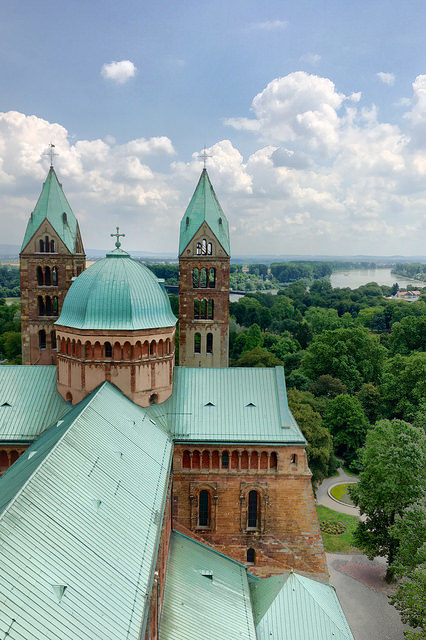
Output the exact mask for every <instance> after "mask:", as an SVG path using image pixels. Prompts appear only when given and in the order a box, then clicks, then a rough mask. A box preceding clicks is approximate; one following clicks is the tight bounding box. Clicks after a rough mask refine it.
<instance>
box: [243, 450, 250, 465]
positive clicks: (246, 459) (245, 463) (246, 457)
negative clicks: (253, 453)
mask: <svg viewBox="0 0 426 640" xmlns="http://www.w3.org/2000/svg"><path fill="white" fill-rule="evenodd" d="M248 462H249V460H248V453H247V451H243V452H242V454H241V469H248Z"/></svg>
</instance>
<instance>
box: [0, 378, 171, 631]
mask: <svg viewBox="0 0 426 640" xmlns="http://www.w3.org/2000/svg"><path fill="white" fill-rule="evenodd" d="M171 455H172V443H171V441H170V438H169V436H168V434H166V433H165V432H164V431H163V430H162V429H161V428H160V427H159V426H158V425H157V424H155V423H154V422H153V421H152V420H151V419H150V418H149V417H148V416H147V414H146V411H145V410H144V409H142V408H141V407H138V406H136V405H135V404H133V403H132V402H131V401H130V400H128V399H127V398H126V397H125V396H124V395H123V394H122V393H121V392H120V391H119V390H118V389H116V388H115V387H113V386H112V385H111V384H109V383H107V382H106V383H104V384H103V385H102V386H101V387H99V388H98V389H97V390H96V391H94V392H93V393H92V394H91V395H90V396H88V397H87V398H86V399H85V400H83V401H82V402H81V403H80V404H78V405H76V406H75V407H74V408H73V409H72V410H71V411H70V412H69V413H68V414H67V415H66V416H65V417H64V418H63V419H61V420H59V421H58V422H57V423H56V424H55V425H53V426H52V427H51V428H50V429H49V430H48V431H46V432H45V433H44V434H43V435H42V436H41V437H40V439H39V440H37V442H35V443H33V445H32V446H31V447H30V448H29V449H27V451H26V452H25V453H24V454H23V455H22V456H21V457H20V458H19V459H18V460H17V462H16V463H15V464H14V465H12V467H11V468H10V469H9V470H8V471H7V472H6V474H5V475H4V476H3V477H2V478H1V479H0V496H1V502H0V540H1V547H2V571H1V572H0V601H1V603H2V606H1V607H0V629H1V630H3V631H7V632H8V634H7V635H8V639H10V640H21V638H29V637H31V638H32V639H33V640H36V639H38V638H40V640H41V639H43V640H53V639H57V638H61V640H68V639H72V640H83V639H84V640H98V639H99V638H100V637H102V638H103V639H104V640H116V638H123V640H124V639H126V640H137V639H138V638H139V634H140V632H141V621H143V620H144V617H145V615H146V613H147V608H148V607H147V603H148V602H149V601H148V599H147V593H149V592H150V589H151V585H152V580H153V574H154V569H155V562H156V552H157V548H158V542H159V536H160V529H161V523H162V516H163V511H164V503H165V497H166V490H167V484H168V477H169V470H170V464H171Z"/></svg>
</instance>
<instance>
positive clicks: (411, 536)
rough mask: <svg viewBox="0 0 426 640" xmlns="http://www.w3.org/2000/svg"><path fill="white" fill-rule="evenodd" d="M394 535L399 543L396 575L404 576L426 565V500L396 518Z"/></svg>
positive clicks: (393, 529)
mask: <svg viewBox="0 0 426 640" xmlns="http://www.w3.org/2000/svg"><path fill="white" fill-rule="evenodd" d="M392 535H393V536H395V538H397V540H398V543H399V546H398V551H397V554H396V558H395V560H394V564H393V569H394V570H395V572H396V573H398V574H399V575H404V574H407V573H410V572H411V571H413V570H414V569H415V568H416V567H418V566H419V565H421V564H426V503H425V500H422V501H420V502H419V503H417V504H413V505H411V506H410V507H408V509H406V510H405V511H404V513H403V515H402V516H400V515H397V516H396V521H395V524H394V525H393V527H392Z"/></svg>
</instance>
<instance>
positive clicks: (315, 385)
mask: <svg viewBox="0 0 426 640" xmlns="http://www.w3.org/2000/svg"><path fill="white" fill-rule="evenodd" d="M309 390H310V391H311V392H312V393H313V394H314V396H325V397H326V398H335V397H336V396H339V395H341V394H342V393H347V392H348V390H347V388H346V387H345V385H344V384H343V382H342V381H341V380H339V378H333V376H330V375H328V374H326V375H323V376H320V377H319V378H318V379H317V380H316V381H315V382H311V384H310V385H309Z"/></svg>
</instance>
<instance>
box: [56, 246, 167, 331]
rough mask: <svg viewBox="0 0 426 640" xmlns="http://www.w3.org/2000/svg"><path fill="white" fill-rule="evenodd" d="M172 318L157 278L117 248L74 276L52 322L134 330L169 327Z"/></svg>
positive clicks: (81, 327)
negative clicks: (59, 313)
mask: <svg viewBox="0 0 426 640" xmlns="http://www.w3.org/2000/svg"><path fill="white" fill-rule="evenodd" d="M176 322H177V320H176V318H175V316H174V315H173V313H172V309H171V307H170V302H169V298H168V296H167V293H166V292H165V290H164V288H163V287H162V285H161V284H160V282H159V280H158V278H156V276H155V275H154V274H153V273H152V271H150V270H149V269H148V268H147V267H145V265H143V264H142V263H140V262H137V261H136V260H132V258H131V257H130V256H129V254H128V253H126V252H125V251H123V250H122V249H120V248H118V249H115V251H112V252H111V253H108V254H107V256H106V258H104V259H103V260H99V261H98V262H95V263H94V264H93V265H92V266H90V267H89V268H88V269H86V270H85V271H83V273H81V274H80V275H79V276H78V278H76V279H75V280H74V282H73V283H72V285H71V287H70V289H69V291H68V293H67V295H66V298H65V300H64V304H63V307H62V313H61V315H60V316H59V319H58V320H57V322H56V324H58V325H61V326H65V327H73V328H75V329H105V330H108V329H111V330H115V329H117V330H126V329H127V330H133V331H134V330H138V329H159V328H161V327H172V326H174V325H175V324H176Z"/></svg>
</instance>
